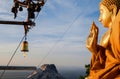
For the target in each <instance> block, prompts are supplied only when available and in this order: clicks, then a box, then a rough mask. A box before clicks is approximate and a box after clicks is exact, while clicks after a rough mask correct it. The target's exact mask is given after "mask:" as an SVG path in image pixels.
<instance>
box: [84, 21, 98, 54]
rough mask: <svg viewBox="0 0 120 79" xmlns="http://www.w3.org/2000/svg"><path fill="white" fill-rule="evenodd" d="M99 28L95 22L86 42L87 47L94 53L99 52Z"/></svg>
mask: <svg viewBox="0 0 120 79" xmlns="http://www.w3.org/2000/svg"><path fill="white" fill-rule="evenodd" d="M98 31H99V30H98V27H97V26H96V24H95V23H94V22H93V23H92V25H91V28H90V34H89V36H88V38H87V40H86V47H87V48H88V49H89V50H90V51H91V52H92V53H96V52H97V41H98Z"/></svg>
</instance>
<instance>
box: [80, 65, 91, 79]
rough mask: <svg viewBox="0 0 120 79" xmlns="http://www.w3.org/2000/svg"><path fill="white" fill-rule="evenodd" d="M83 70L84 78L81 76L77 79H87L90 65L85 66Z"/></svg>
mask: <svg viewBox="0 0 120 79" xmlns="http://www.w3.org/2000/svg"><path fill="white" fill-rule="evenodd" d="M85 69H86V75H85V76H81V75H80V77H79V79H85V77H87V76H88V75H89V73H90V64H88V65H85Z"/></svg>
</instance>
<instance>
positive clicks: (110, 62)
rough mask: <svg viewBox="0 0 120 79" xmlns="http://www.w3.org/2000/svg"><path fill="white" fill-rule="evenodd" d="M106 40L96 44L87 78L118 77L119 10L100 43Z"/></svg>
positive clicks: (105, 78)
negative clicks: (105, 42)
mask: <svg viewBox="0 0 120 79" xmlns="http://www.w3.org/2000/svg"><path fill="white" fill-rule="evenodd" d="M106 38H107V39H106ZM106 40H107V45H105V46H101V45H98V46H97V54H92V59H91V64H90V66H91V67H90V75H89V77H88V79H120V11H119V12H118V14H117V16H116V18H115V21H114V22H113V23H112V27H111V28H110V29H109V30H108V31H107V32H106V33H105V34H104V35H103V37H102V39H101V43H104V41H106Z"/></svg>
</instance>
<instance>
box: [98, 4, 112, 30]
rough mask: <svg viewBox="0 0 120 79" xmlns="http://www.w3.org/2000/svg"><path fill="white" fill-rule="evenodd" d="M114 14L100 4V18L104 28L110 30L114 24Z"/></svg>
mask: <svg viewBox="0 0 120 79" xmlns="http://www.w3.org/2000/svg"><path fill="white" fill-rule="evenodd" d="M111 16H112V12H111V11H109V10H108V8H107V7H106V6H104V5H103V4H100V17H99V21H100V22H101V23H102V24H103V26H104V27H107V28H109V27H110V26H111V22H112V17H111Z"/></svg>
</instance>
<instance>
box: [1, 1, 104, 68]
mask: <svg viewBox="0 0 120 79" xmlns="http://www.w3.org/2000/svg"><path fill="white" fill-rule="evenodd" d="M21 1H22V0H21ZM99 2H100V0H48V1H47V2H46V4H45V5H44V7H43V8H42V10H41V12H40V13H39V15H38V17H37V18H36V20H35V22H36V26H35V27H34V28H32V29H31V30H30V32H29V33H28V42H29V52H28V55H27V57H25V58H24V57H23V56H22V53H21V51H20V50H21V48H19V49H18V51H17V53H16V55H15V57H14V58H13V60H12V62H11V63H10V65H25V66H26V65H33V66H37V65H39V64H40V63H41V64H47V63H48V64H51V63H54V64H55V65H57V66H65V67H84V65H85V64H88V63H89V62H90V58H91V53H90V52H89V51H88V50H87V48H86V47H85V41H86V38H87V36H88V34H89V29H90V26H91V24H92V21H95V23H96V24H97V25H98V27H99V28H100V33H99V38H100V37H101V35H102V34H103V33H104V31H105V29H104V28H103V26H102V25H101V23H99V21H98V18H99ZM0 5H1V7H0V20H13V21H25V19H26V13H27V12H26V9H24V11H23V12H19V13H18V17H17V18H16V19H13V17H14V16H13V14H12V13H11V7H12V6H13V1H12V0H1V1H0ZM0 34H1V35H0V58H1V60H0V63H1V65H6V64H7V63H8V61H9V59H10V57H11V55H12V54H13V52H14V51H15V49H16V47H17V45H18V44H19V42H20V40H21V38H22V37H23V35H24V30H23V26H17V25H2V24H1V25H0ZM44 57H45V59H44ZM43 59H44V60H43ZM42 60H43V61H42ZM41 64H40V65H41Z"/></svg>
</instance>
